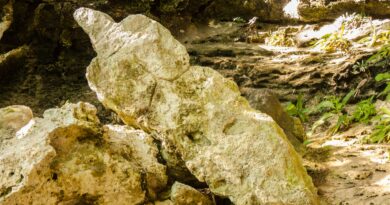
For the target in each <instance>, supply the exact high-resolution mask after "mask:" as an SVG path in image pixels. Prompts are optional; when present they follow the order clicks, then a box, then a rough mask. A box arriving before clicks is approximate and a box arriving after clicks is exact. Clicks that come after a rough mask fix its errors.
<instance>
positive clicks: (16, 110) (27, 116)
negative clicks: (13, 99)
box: [0, 105, 33, 132]
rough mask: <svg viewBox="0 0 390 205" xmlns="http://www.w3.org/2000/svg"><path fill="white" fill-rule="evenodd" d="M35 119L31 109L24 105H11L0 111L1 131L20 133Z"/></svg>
mask: <svg viewBox="0 0 390 205" xmlns="http://www.w3.org/2000/svg"><path fill="white" fill-rule="evenodd" d="M32 118H33V113H32V111H31V109H30V108H29V107H27V106H23V105H11V106H8V107H5V108H1V109H0V129H6V130H12V131H13V132H16V131H18V130H19V129H20V128H22V127H24V126H25V125H27V123H28V122H30V120H31V119H32Z"/></svg>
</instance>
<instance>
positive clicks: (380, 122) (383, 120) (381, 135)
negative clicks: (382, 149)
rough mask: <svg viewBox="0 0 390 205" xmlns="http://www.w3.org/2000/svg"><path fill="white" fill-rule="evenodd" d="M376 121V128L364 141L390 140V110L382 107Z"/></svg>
mask: <svg viewBox="0 0 390 205" xmlns="http://www.w3.org/2000/svg"><path fill="white" fill-rule="evenodd" d="M374 121H375V122H376V126H375V128H374V130H373V132H372V134H371V135H370V136H368V137H367V138H365V140H364V141H365V142H366V143H382V142H390V110H389V109H388V108H382V109H381V111H380V113H379V115H378V116H376V117H375V120H374Z"/></svg>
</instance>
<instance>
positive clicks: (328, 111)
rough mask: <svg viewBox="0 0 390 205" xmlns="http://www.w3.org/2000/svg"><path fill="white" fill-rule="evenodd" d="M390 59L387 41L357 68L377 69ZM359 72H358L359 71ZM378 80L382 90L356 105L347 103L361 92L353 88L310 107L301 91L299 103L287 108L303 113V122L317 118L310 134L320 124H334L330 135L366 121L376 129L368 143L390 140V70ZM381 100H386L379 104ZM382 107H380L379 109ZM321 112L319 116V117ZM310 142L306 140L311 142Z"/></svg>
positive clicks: (290, 111) (295, 113)
mask: <svg viewBox="0 0 390 205" xmlns="http://www.w3.org/2000/svg"><path fill="white" fill-rule="evenodd" d="M389 59H390V44H387V45H384V46H383V47H382V48H381V49H380V50H379V51H378V52H377V53H375V54H374V55H372V56H371V57H369V58H368V59H367V60H365V61H361V62H359V63H357V64H355V66H354V67H353V69H354V71H356V72H357V73H359V72H367V73H369V74H370V75H371V73H377V72H378V71H377V70H375V69H387V68H388V66H389V65H390V64H389ZM357 73H355V74H357ZM375 83H376V84H377V87H378V88H380V90H379V91H378V90H377V92H376V93H375V94H373V95H371V96H370V97H368V98H363V99H362V100H360V101H358V102H357V103H356V104H355V105H351V106H348V109H346V106H347V105H348V104H349V102H350V100H351V99H352V98H354V97H356V98H358V94H359V92H357V91H356V90H351V91H349V92H348V94H346V95H345V96H344V97H341V96H325V97H324V98H323V99H322V101H320V102H319V103H318V104H317V105H314V106H311V107H306V106H305V102H304V99H303V98H302V95H299V96H298V98H297V101H296V103H295V104H293V103H291V102H290V103H288V104H287V106H286V107H285V109H286V112H287V113H288V114H290V115H292V116H296V117H299V118H300V119H301V120H302V121H303V122H308V121H311V120H313V119H316V118H317V119H316V120H313V123H312V125H311V127H310V131H309V132H308V135H309V136H310V135H312V134H313V133H314V132H315V131H316V129H317V128H319V127H320V126H323V125H325V124H328V125H329V124H330V128H328V129H327V135H334V134H336V133H337V132H339V131H340V130H345V129H347V128H348V127H350V125H351V124H353V123H364V124H367V125H370V126H372V127H373V129H372V132H371V133H369V134H368V135H367V136H366V137H364V138H363V142H364V143H387V142H390V108H389V107H388V106H387V104H388V102H389V101H390V72H382V73H379V74H377V75H376V76H375ZM378 102H381V103H384V104H383V105H377V104H378ZM378 107H380V110H377V109H378ZM318 116H319V117H318ZM308 143H310V141H308ZM308 143H306V144H308Z"/></svg>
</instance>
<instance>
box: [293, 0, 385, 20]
mask: <svg viewBox="0 0 390 205" xmlns="http://www.w3.org/2000/svg"><path fill="white" fill-rule="evenodd" d="M353 12H356V13H364V14H365V15H369V16H375V17H382V18H383V17H389V16H390V2H389V1H383V0H370V1H360V0H343V1H322V0H300V3H299V6H298V13H299V15H300V17H301V18H302V20H304V21H310V22H315V21H324V20H333V19H336V18H338V17H339V16H340V15H342V14H345V13H353Z"/></svg>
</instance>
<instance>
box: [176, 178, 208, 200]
mask: <svg viewBox="0 0 390 205" xmlns="http://www.w3.org/2000/svg"><path fill="white" fill-rule="evenodd" d="M171 201H172V202H173V204H175V205H187V204H196V205H212V204H213V202H212V201H211V200H210V199H209V198H208V197H207V196H205V195H203V194H202V193H200V192H199V191H198V190H196V189H194V188H192V187H190V186H188V185H185V184H182V183H180V182H175V183H174V184H173V186H172V189H171Z"/></svg>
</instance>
